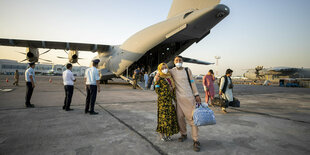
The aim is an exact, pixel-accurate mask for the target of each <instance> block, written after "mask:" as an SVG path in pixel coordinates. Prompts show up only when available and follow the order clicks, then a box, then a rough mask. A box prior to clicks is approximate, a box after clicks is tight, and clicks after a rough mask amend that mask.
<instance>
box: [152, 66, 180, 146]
mask: <svg viewBox="0 0 310 155" xmlns="http://www.w3.org/2000/svg"><path fill="white" fill-rule="evenodd" d="M155 79H156V82H155V91H156V93H157V94H158V99H157V108H158V110H157V129H156V132H158V133H159V134H160V138H161V140H162V141H167V140H168V141H170V140H171V137H170V136H171V135H173V134H177V133H178V132H179V126H178V121H177V115H176V110H175V107H174V105H173V104H172V100H173V99H175V84H174V80H173V79H172V77H171V74H170V73H169V70H168V66H167V64H165V63H161V64H160V65H159V66H158V73H157V75H156V77H155Z"/></svg>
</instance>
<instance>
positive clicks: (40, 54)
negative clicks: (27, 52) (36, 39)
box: [40, 49, 52, 55]
mask: <svg viewBox="0 0 310 155" xmlns="http://www.w3.org/2000/svg"><path fill="white" fill-rule="evenodd" d="M50 50H52V49H49V50H47V51H45V52H43V53H41V54H40V55H43V54H45V53H48V52H49V51H50Z"/></svg>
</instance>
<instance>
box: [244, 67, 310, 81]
mask: <svg viewBox="0 0 310 155" xmlns="http://www.w3.org/2000/svg"><path fill="white" fill-rule="evenodd" d="M243 76H244V77H246V78H248V79H250V80H270V81H277V80H279V79H280V78H310V69H309V68H292V67H273V68H264V67H263V66H257V67H256V68H255V69H249V70H247V71H246V72H245V73H244V74H243Z"/></svg>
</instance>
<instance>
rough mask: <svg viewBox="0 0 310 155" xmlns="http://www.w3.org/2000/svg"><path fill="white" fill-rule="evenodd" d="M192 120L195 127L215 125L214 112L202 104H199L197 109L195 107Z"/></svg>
mask: <svg viewBox="0 0 310 155" xmlns="http://www.w3.org/2000/svg"><path fill="white" fill-rule="evenodd" d="M193 119H194V124H195V125H196V126H205V125H213V124H216V121H215V116H214V112H213V111H212V110H211V109H209V107H208V106H205V105H204V104H201V105H200V106H199V107H198V106H196V108H195V111H194V114H193Z"/></svg>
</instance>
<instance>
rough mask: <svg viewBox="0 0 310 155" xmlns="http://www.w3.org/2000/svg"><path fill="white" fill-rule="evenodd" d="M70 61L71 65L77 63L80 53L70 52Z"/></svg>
mask: <svg viewBox="0 0 310 155" xmlns="http://www.w3.org/2000/svg"><path fill="white" fill-rule="evenodd" d="M68 59H69V62H70V63H77V62H78V59H79V52H78V51H76V50H70V51H69V54H68Z"/></svg>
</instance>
